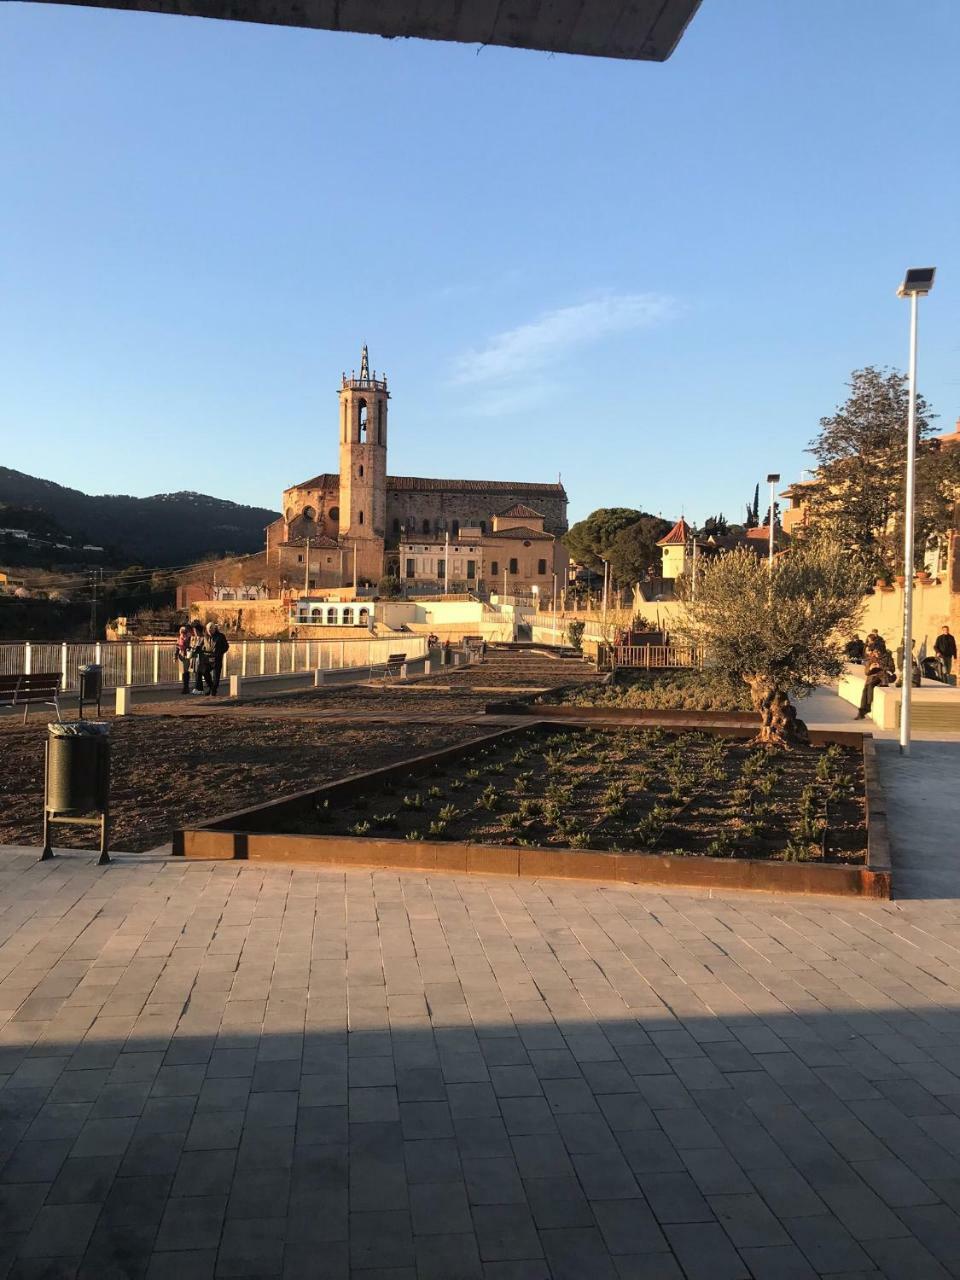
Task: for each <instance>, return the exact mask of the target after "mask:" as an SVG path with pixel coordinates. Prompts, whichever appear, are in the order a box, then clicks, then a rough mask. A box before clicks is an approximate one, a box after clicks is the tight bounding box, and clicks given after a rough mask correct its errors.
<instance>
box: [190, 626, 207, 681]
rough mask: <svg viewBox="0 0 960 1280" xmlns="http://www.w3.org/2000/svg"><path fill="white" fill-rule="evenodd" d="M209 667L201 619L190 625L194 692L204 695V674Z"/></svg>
mask: <svg viewBox="0 0 960 1280" xmlns="http://www.w3.org/2000/svg"><path fill="white" fill-rule="evenodd" d="M206 666H207V659H206V655H205V654H204V652H203V623H202V622H201V621H200V619H199V618H197V619H195V620H194V621H193V622H191V623H190V670H191V671H192V672H193V692H194V693H195V694H198V693H203V692H204V688H203V682H204V672H205V670H206Z"/></svg>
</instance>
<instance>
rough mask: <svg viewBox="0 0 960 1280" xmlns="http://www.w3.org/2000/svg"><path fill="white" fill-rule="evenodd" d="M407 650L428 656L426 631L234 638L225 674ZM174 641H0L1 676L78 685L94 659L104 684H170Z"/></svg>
mask: <svg viewBox="0 0 960 1280" xmlns="http://www.w3.org/2000/svg"><path fill="white" fill-rule="evenodd" d="M394 653H405V654H406V656H407V659H408V660H410V661H413V660H415V659H417V658H423V657H426V655H427V638H426V636H416V635H397V636H392V637H390V638H389V639H386V640H374V639H371V638H369V637H366V636H363V637H361V636H358V637H357V638H356V639H346V640H232V641H231V642H230V648H229V650H228V652H227V654H226V657H225V658H224V663H223V675H224V678H226V677H228V676H230V675H238V676H275V675H288V674H290V675H292V674H295V673H296V672H298V671H315V670H316V669H317V668H322V669H324V670H327V671H336V670H339V669H341V668H348V667H349V668H356V667H371V666H372V667H376V666H381V665H382V664H383V663H385V662H386V661H387V659H388V658H389V657H390V655H391V654H394ZM175 655H176V642H175V641H172V640H170V641H164V640H145V641H144V640H132V641H125V640H118V641H113V642H106V641H104V642H101V643H98V644H94V643H89V644H55V643H54V644H34V643H30V642H27V643H25V644H0V675H4V676H19V675H30V674H31V673H35V674H40V673H41V672H43V673H44V674H46V673H48V672H55V671H59V672H60V674H61V676H62V678H63V684H62V687H63V689H65V690H71V689H76V688H77V686H78V684H79V677H78V674H77V673H78V669H79V668H80V667H82V666H86V665H87V664H88V663H91V662H97V663H99V664H100V665H101V666H102V667H103V684H104V688H108V689H115V688H117V687H119V686H121V685H145V684H174V683H176V682H177V681H178V680H179V679H180V674H181V668H180V665H179V664H178V662H177V660H176V656H175Z"/></svg>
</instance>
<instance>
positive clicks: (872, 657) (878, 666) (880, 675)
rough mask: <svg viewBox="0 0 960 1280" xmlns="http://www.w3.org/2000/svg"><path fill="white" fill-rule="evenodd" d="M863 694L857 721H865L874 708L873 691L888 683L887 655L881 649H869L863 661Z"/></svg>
mask: <svg viewBox="0 0 960 1280" xmlns="http://www.w3.org/2000/svg"><path fill="white" fill-rule="evenodd" d="M863 676H864V680H863V694H862V695H861V697H860V708H859V710H858V711H857V714H856V719H857V720H865V719H866V717H867V715H868V714H869V712H870V709H871V707H872V706H873V691H874V689H876V688H877V686H878V685H885V684H886V683H887V678H888V674H887V664H886V660H885V654H883V653H881V652H880V650H879V649H868V650H867V652H866V656H865V658H864V660H863Z"/></svg>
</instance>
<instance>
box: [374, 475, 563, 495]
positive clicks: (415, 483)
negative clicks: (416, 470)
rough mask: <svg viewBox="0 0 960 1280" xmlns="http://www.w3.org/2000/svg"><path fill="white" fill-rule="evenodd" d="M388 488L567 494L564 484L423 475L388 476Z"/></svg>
mask: <svg viewBox="0 0 960 1280" xmlns="http://www.w3.org/2000/svg"><path fill="white" fill-rule="evenodd" d="M387 488H388V489H412V490H414V491H416V490H418V489H423V490H438V489H439V490H443V489H448V490H450V491H451V492H461V493H462V492H474V493H482V492H484V491H485V490H487V491H489V492H490V493H555V494H562V495H563V497H566V496H567V492H566V490H565V489H564V487H563V485H562V484H525V483H522V482H521V481H519V480H435V479H433V478H432V477H431V478H425V477H423V476H387Z"/></svg>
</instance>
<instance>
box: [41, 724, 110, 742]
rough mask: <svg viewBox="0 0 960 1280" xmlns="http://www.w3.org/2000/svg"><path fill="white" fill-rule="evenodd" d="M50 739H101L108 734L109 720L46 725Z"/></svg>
mask: <svg viewBox="0 0 960 1280" xmlns="http://www.w3.org/2000/svg"><path fill="white" fill-rule="evenodd" d="M47 732H48V733H49V734H50V737H51V738H102V737H104V736H105V735H106V734H108V733H109V732H110V722H109V720H72V721H71V722H70V723H69V724H48V725H47Z"/></svg>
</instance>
